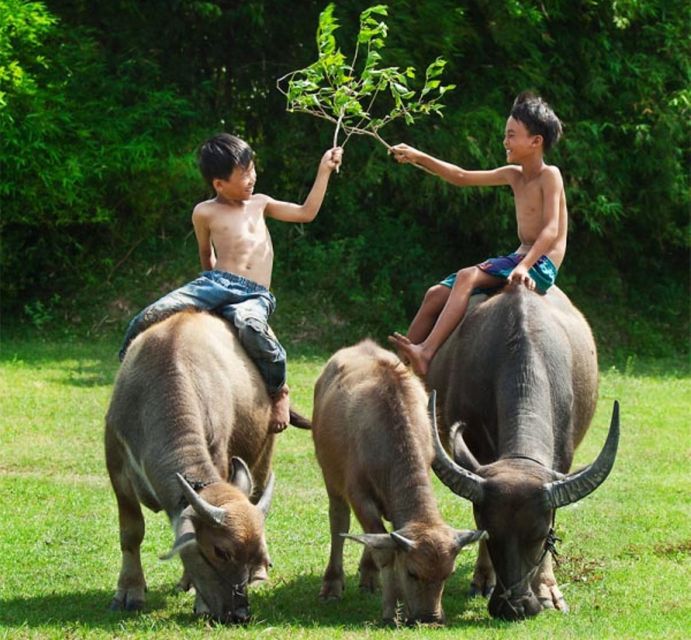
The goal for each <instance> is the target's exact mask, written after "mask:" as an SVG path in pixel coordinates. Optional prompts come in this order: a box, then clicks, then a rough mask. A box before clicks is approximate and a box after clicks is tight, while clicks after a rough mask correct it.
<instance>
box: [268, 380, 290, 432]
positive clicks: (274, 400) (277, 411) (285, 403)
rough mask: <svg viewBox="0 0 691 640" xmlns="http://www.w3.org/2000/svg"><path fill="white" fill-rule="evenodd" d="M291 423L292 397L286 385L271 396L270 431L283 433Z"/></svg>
mask: <svg viewBox="0 0 691 640" xmlns="http://www.w3.org/2000/svg"><path fill="white" fill-rule="evenodd" d="M289 423H290V398H289V397H288V387H287V386H284V387H282V388H281V389H279V390H278V391H277V392H276V394H275V395H274V396H272V397H271V417H270V418H269V433H281V431H283V430H284V429H285V428H286V427H287V426H288V424H289Z"/></svg>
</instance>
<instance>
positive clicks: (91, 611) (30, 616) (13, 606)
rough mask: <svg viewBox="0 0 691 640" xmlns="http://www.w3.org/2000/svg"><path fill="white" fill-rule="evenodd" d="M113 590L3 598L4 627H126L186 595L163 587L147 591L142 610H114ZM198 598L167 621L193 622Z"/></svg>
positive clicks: (0, 617)
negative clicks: (193, 606)
mask: <svg viewBox="0 0 691 640" xmlns="http://www.w3.org/2000/svg"><path fill="white" fill-rule="evenodd" d="M112 597H113V590H112V589H108V590H103V589H102V590H96V589H91V590H87V591H80V592H75V593H54V594H47V595H37V596H33V597H31V596H29V597H17V598H6V599H2V600H0V627H9V628H12V627H14V628H19V627H21V628H33V627H46V626H57V627H60V628H65V627H70V626H74V625H80V626H84V627H89V628H94V629H103V630H113V631H115V630H122V624H123V622H126V623H128V624H129V621H136V619H137V617H138V616H150V615H152V614H158V613H159V611H161V610H165V609H166V608H167V607H168V606H169V604H170V603H169V602H168V601H172V600H174V599H176V598H177V597H183V596H181V595H180V594H177V593H176V592H174V590H173V589H172V587H171V588H165V587H162V588H160V589H152V590H149V591H148V592H147V600H146V604H145V605H144V609H143V611H142V612H130V611H111V610H110V609H109V608H108V605H109V604H110V601H111V598H112ZM193 602H194V600H193V599H192V598H190V601H189V614H185V613H176V614H174V615H172V616H167V617H166V619H167V620H171V621H174V622H175V623H177V624H193V623H194V622H195V620H196V619H195V616H194V615H193V613H192V605H193Z"/></svg>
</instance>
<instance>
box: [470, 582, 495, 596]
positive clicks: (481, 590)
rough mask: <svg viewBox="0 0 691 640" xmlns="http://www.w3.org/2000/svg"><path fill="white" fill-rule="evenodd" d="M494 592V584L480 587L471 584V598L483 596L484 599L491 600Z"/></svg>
mask: <svg viewBox="0 0 691 640" xmlns="http://www.w3.org/2000/svg"><path fill="white" fill-rule="evenodd" d="M493 591H494V585H493V584H484V585H479V584H475V583H474V582H471V583H470V597H471V598H476V597H477V596H482V597H483V598H489V597H490V596H491V595H492V592H493Z"/></svg>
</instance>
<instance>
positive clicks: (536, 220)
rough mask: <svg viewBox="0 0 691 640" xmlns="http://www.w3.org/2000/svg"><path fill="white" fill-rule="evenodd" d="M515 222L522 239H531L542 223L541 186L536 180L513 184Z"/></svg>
mask: <svg viewBox="0 0 691 640" xmlns="http://www.w3.org/2000/svg"><path fill="white" fill-rule="evenodd" d="M513 192H514V201H515V205H516V223H517V226H518V235H519V237H520V238H521V240H522V241H528V240H530V241H532V240H534V236H536V235H537V233H539V231H540V229H541V228H542V224H543V197H542V187H541V185H540V183H539V181H537V180H532V181H530V182H527V183H522V184H517V185H516V186H514V189H513Z"/></svg>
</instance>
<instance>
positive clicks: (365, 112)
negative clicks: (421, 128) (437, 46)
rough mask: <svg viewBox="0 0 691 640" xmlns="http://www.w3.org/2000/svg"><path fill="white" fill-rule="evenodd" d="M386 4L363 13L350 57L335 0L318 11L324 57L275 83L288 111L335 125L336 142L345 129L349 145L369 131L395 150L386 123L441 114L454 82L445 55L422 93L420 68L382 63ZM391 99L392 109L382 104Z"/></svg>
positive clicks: (427, 76) (429, 73) (427, 75)
mask: <svg viewBox="0 0 691 640" xmlns="http://www.w3.org/2000/svg"><path fill="white" fill-rule="evenodd" d="M387 15H388V10H387V6H386V5H381V4H380V5H376V6H373V7H370V8H369V9H365V10H364V11H363V12H362V13H361V14H360V31H359V34H358V37H357V42H356V46H355V53H354V55H353V57H352V60H351V61H350V62H347V59H346V56H345V55H344V54H343V52H342V51H341V49H340V48H339V47H338V46H337V43H336V37H335V35H334V34H335V32H336V30H337V29H338V28H339V24H338V22H337V20H336V18H335V17H334V4H329V5H328V6H327V7H326V9H324V11H322V13H321V14H320V15H319V28H318V30H317V47H318V50H319V57H318V59H317V61H316V62H314V63H312V64H311V65H309V66H308V67H305V68H304V69H300V70H298V71H292V72H291V73H288V74H286V75H284V76H283V77H281V78H279V79H278V81H277V83H276V86H277V88H278V90H279V91H280V92H281V93H282V94H283V95H285V96H286V99H287V105H288V106H287V109H288V111H289V112H291V113H293V112H299V113H309V114H310V115H313V116H316V117H318V118H323V119H324V120H328V121H329V122H332V123H333V124H335V130H334V135H333V145H334V146H336V145H337V144H338V139H339V134H340V133H341V131H342V132H343V133H344V134H345V139H344V140H343V142H342V143H341V146H345V144H346V143H347V142H348V140H349V139H350V137H351V136H352V135H354V134H357V135H367V136H371V137H373V138H374V139H375V140H377V141H378V142H380V143H381V144H383V145H384V146H385V147H386V148H387V149H391V145H390V144H388V143H387V142H386V141H385V140H384V139H383V138H382V137H381V135H380V134H379V131H380V129H381V128H382V127H384V126H385V125H387V124H389V123H390V122H392V121H394V120H396V119H399V118H403V119H404V120H405V122H406V123H407V124H409V125H411V124H414V122H415V119H416V118H417V117H419V116H423V115H428V114H431V113H436V114H438V115H440V116H441V115H442V113H441V112H442V109H443V105H442V104H441V102H440V100H441V98H442V97H443V95H444V94H445V93H447V92H448V91H450V90H451V89H453V88H454V87H455V85H452V84H449V85H442V84H441V80H440V79H439V78H440V76H441V74H442V72H443V70H444V67H445V66H446V60H444V59H443V58H437V59H436V60H435V61H434V62H432V63H431V64H430V65H429V66H428V67H427V70H426V71H425V81H424V86H423V87H422V89H421V90H420V91H419V92H418V91H416V90H415V89H413V88H411V84H412V83H413V82H414V81H415V69H414V68H413V67H407V68H406V69H405V70H400V69H399V68H398V67H383V68H380V67H379V64H380V62H381V60H382V54H381V52H382V50H383V49H384V46H385V42H386V37H387V34H388V27H387V26H386V23H385V22H383V21H381V19H380V18H382V17H386V16H387ZM384 99H387V102H388V109H386V108H382V103H383V101H384Z"/></svg>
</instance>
